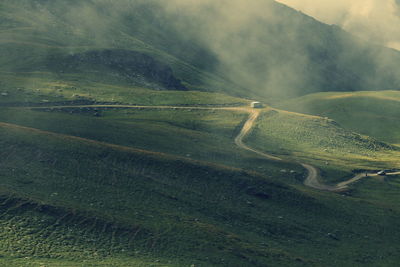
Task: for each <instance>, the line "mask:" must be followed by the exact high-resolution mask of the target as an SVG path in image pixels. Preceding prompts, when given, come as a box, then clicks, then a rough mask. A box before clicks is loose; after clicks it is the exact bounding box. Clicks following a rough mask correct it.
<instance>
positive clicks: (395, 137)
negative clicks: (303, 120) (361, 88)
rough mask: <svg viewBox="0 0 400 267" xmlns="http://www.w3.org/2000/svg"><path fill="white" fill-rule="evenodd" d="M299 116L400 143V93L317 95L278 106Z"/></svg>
mask: <svg viewBox="0 0 400 267" xmlns="http://www.w3.org/2000/svg"><path fill="white" fill-rule="evenodd" d="M278 106H279V107H281V108H283V109H287V110H292V111H296V112H301V113H307V114H312V115H318V116H322V117H329V118H332V119H334V120H335V121H337V122H338V123H340V124H341V125H342V126H343V127H345V128H347V129H350V130H353V131H356V132H359V133H362V134H365V135H369V136H372V137H375V138H378V139H380V140H383V141H386V142H389V143H394V144H399V143H400V135H399V133H400V128H399V123H400V122H399V115H400V111H399V110H400V93H399V92H398V91H382V92H345V93H318V94H311V95H308V96H304V97H301V98H296V99H292V100H289V101H286V102H283V103H280V104H278Z"/></svg>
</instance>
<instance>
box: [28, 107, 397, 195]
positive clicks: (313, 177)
mask: <svg viewBox="0 0 400 267" xmlns="http://www.w3.org/2000/svg"><path fill="white" fill-rule="evenodd" d="M23 108H29V109H55V110H56V109H66V108H106V109H107V108H129V109H173V110H179V109H186V110H230V111H245V112H248V113H250V115H249V117H248V119H247V121H246V122H245V123H244V125H243V127H242V129H241V131H240V133H239V134H238V135H237V136H236V138H235V144H236V145H237V146H239V147H240V148H242V149H244V150H247V151H250V152H253V153H256V154H258V155H259V156H261V157H263V158H266V159H268V160H274V161H280V162H283V161H284V160H283V159H281V158H279V157H277V156H274V155H271V154H268V153H265V152H262V151H259V150H257V149H254V148H251V147H249V146H248V145H246V144H245V143H244V142H243V139H244V138H245V137H246V136H247V135H248V134H249V133H250V132H251V130H252V129H253V126H254V123H255V121H256V120H257V118H258V117H259V115H260V114H261V112H262V111H263V110H264V109H253V108H249V107H199V106H191V107H189V106H136V105H65V106H45V107H44V106H39V107H23ZM287 162H290V163H298V162H295V161H287ZM299 164H300V165H301V166H302V167H303V168H304V169H306V170H307V177H306V178H305V180H304V185H305V186H307V187H310V188H314V189H317V190H323V191H331V192H339V191H343V190H346V189H347V188H348V185H350V184H352V183H355V182H357V181H359V180H361V179H363V178H365V177H372V176H377V175H378V174H376V173H368V174H367V175H365V173H361V174H357V175H355V176H354V177H353V178H351V179H349V180H347V181H344V182H341V183H338V184H336V185H326V184H323V183H321V182H320V180H319V178H320V175H319V171H318V169H317V168H315V167H314V166H312V165H309V164H306V163H299ZM395 174H400V172H399V173H390V174H388V175H395Z"/></svg>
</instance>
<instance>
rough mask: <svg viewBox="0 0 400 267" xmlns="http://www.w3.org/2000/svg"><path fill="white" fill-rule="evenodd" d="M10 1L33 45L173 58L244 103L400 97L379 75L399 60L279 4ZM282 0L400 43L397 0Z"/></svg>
mask: <svg viewBox="0 0 400 267" xmlns="http://www.w3.org/2000/svg"><path fill="white" fill-rule="evenodd" d="M6 1H7V2H9V3H10V6H18V5H19V6H20V7H19V9H18V10H19V11H18V13H16V15H15V16H14V17H18V18H20V17H23V18H24V23H25V24H27V26H31V25H32V26H33V27H32V28H35V29H37V31H38V32H37V33H35V34H36V35H35V38H36V37H37V36H40V37H41V38H42V39H43V40H47V39H51V40H54V43H55V44H56V45H57V46H60V47H65V50H68V49H69V53H74V52H75V51H80V50H81V48H82V47H84V48H85V49H86V48H87V49H103V48H120V49H128V50H140V51H144V52H145V53H149V54H150V55H157V56H160V55H164V54H168V55H171V57H170V58H168V59H167V61H168V62H170V61H173V60H172V59H171V58H172V57H175V59H176V61H175V62H178V61H183V62H185V63H189V64H192V65H195V66H196V67H199V68H200V69H201V70H205V71H208V72H210V73H212V74H217V75H221V76H223V78H224V79H225V80H226V81H229V82H232V84H235V85H237V86H238V87H240V90H237V91H238V92H239V91H240V92H241V95H240V96H245V97H249V98H250V97H264V99H267V98H270V97H271V98H281V97H286V96H298V95H304V94H306V93H312V92H317V91H333V90H339V91H346V90H347V91H351V90H363V89H368V90H372V89H395V88H393V86H392V85H393V84H394V82H392V83H390V84H389V86H386V87H385V86H383V85H382V84H381V80H385V79H386V78H387V76H385V77H380V74H381V73H388V72H390V73H389V76H390V75H391V72H392V69H394V68H392V66H393V65H390V64H392V63H390V64H389V65H388V64H387V62H386V61H390V60H391V58H392V57H391V55H384V56H382V54H381V53H380V52H381V51H373V52H371V51H369V50H368V48H366V47H365V46H363V45H359V44H358V43H357V42H356V41H354V40H353V39H352V38H351V36H350V35H346V34H344V33H342V32H341V31H339V30H338V29H336V28H332V27H328V26H326V25H322V24H320V23H318V22H317V21H315V20H314V19H313V18H310V17H308V16H304V15H303V14H301V13H299V12H296V11H294V10H292V9H289V8H287V7H285V6H283V5H281V4H277V3H276V2H274V1H272V0H251V1H247V0H218V1H215V0H118V1H113V0H87V1H77V0H69V1H66V0H54V1H44V0H35V1H30V0H19V1H11V0H6ZM381 1H382V0H381ZM282 2H285V3H286V4H290V5H292V6H294V7H295V8H298V9H301V10H302V11H303V12H304V13H307V14H310V15H313V14H316V15H315V16H316V17H317V15H318V16H319V17H318V18H319V19H321V20H323V21H325V22H327V23H330V24H333V23H335V24H339V25H341V26H342V27H343V28H345V29H347V30H348V31H351V32H355V33H357V34H358V35H359V36H362V37H363V38H366V39H368V40H373V41H375V42H378V43H379V42H382V43H385V44H387V45H390V46H392V47H396V46H397V45H398V43H397V42H398V40H397V39H396V38H394V37H395V36H396V35H397V33H398V31H399V29H397V28H398V27H396V26H397V25H400V24H399V23H398V21H397V19H398V16H397V15H396V13H395V10H396V7H397V5H395V2H394V0H393V1H382V4H380V5H379V4H378V1H374V0H367V1H359V0H354V1H350V2H351V5H350V4H348V2H349V1H335V2H333V1H328V0H326V1H311V0H309V1H307V0H302V1H294V0H282ZM300 3H301V5H300ZM322 3H325V5H323V4H322ZM144 6H145V8H143V7H144ZM300 6H301V7H300ZM12 10H17V8H14V9H12ZM384 17H387V19H386V20H384V19H383V18H384ZM322 18H323V19H322ZM379 19H381V21H379ZM377 21H379V22H380V23H379V24H377V23H375V22H377ZM26 22H28V23H26ZM371 25H374V27H372V26H371ZM382 29H384V30H382ZM381 33H382V34H381ZM3 36H4V35H3ZM21 36H22V35H20V36H18V38H29V36H28V37H26V36H23V37H21ZM399 36H400V35H399ZM0 38H1V36H0ZM7 38H10V37H9V36H7ZM13 38H14V37H13ZM338 40H339V41H338ZM399 40H400V39H399ZM27 51H28V50H27ZM159 51H161V52H162V53H159ZM28 52H29V51H28ZM28 52H27V53H28ZM40 52H41V53H43V50H40ZM52 53H53V52H52V51H50V50H49V54H52ZM38 57H39V56H38ZM388 66H389V67H388ZM369 67H371V69H368V68H369ZM388 70H390V71H388ZM183 75H184V74H183ZM190 75H191V74H190ZM393 76H395V75H393ZM377 77H378V78H377ZM181 78H182V79H184V78H185V77H183V76H182V77H181ZM389 78H390V79H386V80H388V81H389V82H391V81H392V80H391V77H389ZM216 89H219V88H210V90H216ZM232 90H233V89H232Z"/></svg>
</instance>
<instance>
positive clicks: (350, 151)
mask: <svg viewBox="0 0 400 267" xmlns="http://www.w3.org/2000/svg"><path fill="white" fill-rule="evenodd" d="M248 142H249V144H251V145H252V146H253V147H258V148H260V149H263V150H264V151H272V152H274V153H276V154H280V155H282V156H284V157H288V158H289V159H293V158H296V159H297V160H298V161H300V160H302V161H303V162H309V163H312V164H314V165H316V166H318V167H319V168H320V169H321V170H322V176H323V177H324V178H325V179H326V180H327V181H329V182H337V181H340V180H343V179H344V178H345V177H351V175H352V174H351V172H352V171H353V170H357V169H364V170H365V169H372V170H374V169H380V168H398V167H399V163H398V159H399V157H400V151H399V149H398V147H396V146H392V145H390V144H388V143H384V142H381V141H379V140H377V139H374V138H371V137H368V136H363V135H360V134H358V133H355V132H352V131H349V130H346V129H344V128H342V127H341V126H340V125H338V124H337V123H336V122H335V121H332V120H330V119H327V118H322V117H316V116H310V115H304V114H299V113H292V112H287V111H283V110H273V111H270V112H265V113H264V114H263V115H262V116H261V117H260V119H259V120H258V123H257V125H256V127H255V129H254V131H253V132H252V134H251V135H250V136H249V137H248Z"/></svg>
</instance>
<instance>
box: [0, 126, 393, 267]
mask: <svg viewBox="0 0 400 267" xmlns="http://www.w3.org/2000/svg"><path fill="white" fill-rule="evenodd" d="M0 140H1V143H2V147H3V148H4V149H3V150H2V154H3V156H2V157H1V158H2V160H1V165H2V169H1V173H0V176H1V177H2V188H3V191H4V192H3V194H2V195H3V201H2V202H3V204H2V207H3V208H2V209H3V216H2V217H1V222H2V225H3V229H5V230H7V229H8V230H7V231H4V232H3V235H4V237H3V238H2V241H1V243H0V250H1V251H2V252H1V253H2V254H3V255H4V258H3V259H2V260H3V261H5V262H10V264H14V262H15V264H22V263H23V262H40V261H41V259H42V261H43V262H45V264H48V265H49V266H68V264H70V266H81V265H79V264H82V262H83V261H85V262H86V264H88V266H91V265H92V266H102V265H105V266H107V264H109V265H110V266H113V265H112V264H114V266H136V262H137V264H142V265H146V264H152V263H154V264H160V265H161V266H165V265H167V266H169V265H170V266H187V265H190V264H196V265H200V266H201V265H216V266H217V265H221V266H226V265H230V266H247V265H249V266H250V265H252V266H265V265H268V264H277V263H279V264H283V265H291V266H294V265H317V266H318V265H325V266H326V265H330V264H331V263H332V265H334V264H333V263H335V264H342V265H343V264H346V263H351V264H354V263H356V262H362V263H364V264H365V265H370V266H375V265H376V264H377V263H382V262H383V261H382V258H384V260H385V262H388V263H390V262H393V261H395V260H397V257H396V254H395V253H392V250H385V251H379V250H377V249H376V246H377V245H378V244H377V245H374V241H376V240H385V242H387V243H385V244H394V242H395V240H396V239H397V238H398V237H397V231H396V227H395V225H396V224H395V223H394V221H395V220H398V213H397V212H393V211H392V210H391V209H390V208H382V206H381V205H376V204H374V203H372V204H371V203H370V202H366V201H364V200H362V199H363V198H356V197H351V198H349V197H348V198H343V197H342V196H340V195H336V194H333V193H319V192H315V191H313V190H304V188H303V187H302V186H300V185H296V187H298V189H295V188H291V187H289V186H285V185H284V184H281V183H279V182H278V177H274V178H268V177H267V176H263V175H260V174H256V173H247V172H244V171H240V170H237V169H232V168H226V167H219V166H217V165H215V164H212V165H207V164H205V163H200V162H196V161H192V160H188V159H179V158H178V159H177V158H176V157H174V156H167V155H163V154H159V153H147V152H141V151H137V150H134V149H131V150H130V149H127V148H119V147H115V148H113V147H108V146H103V145H101V144H97V143H92V142H87V141H84V140H78V139H73V138H66V137H65V136H63V135H57V134H48V133H46V132H40V131H34V130H29V129H25V128H18V127H11V126H2V131H1V139H0ZM4 155H11V156H8V157H5V156H4ZM32 159H35V160H32ZM305 214H307V216H304V215H305ZM385 214H390V217H389V218H386V217H385V219H384V218H383V217H381V216H384V215H385ZM33 218H36V219H33ZM392 220H393V222H392ZM27 221H28V222H29V223H27ZM316 222H318V223H316ZM375 224H380V225H382V227H384V229H385V231H384V232H382V231H381V230H380V228H371V225H375ZM139 230H140V231H139ZM331 232H333V233H334V234H335V238H339V240H336V239H334V238H332V236H331V235H328V233H331ZM366 235H368V239H367V240H366V239H365V236H366ZM336 236H337V237H336ZM16 240H20V241H21V242H16ZM22 241H24V242H22ZM171 244H173V245H172V246H171ZM360 244H365V245H362V246H361V247H360ZM379 244H380V243H379ZM381 245H382V244H381ZM326 249H329V250H330V251H331V254H329V255H326V254H325V252H324V251H326ZM393 249H395V246H394V247H393ZM335 255H340V257H338V258H336V257H335ZM26 257H28V258H26ZM333 259H335V260H333ZM331 260H332V261H331ZM28 266H29V265H28ZM155 266H157V265H155Z"/></svg>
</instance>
